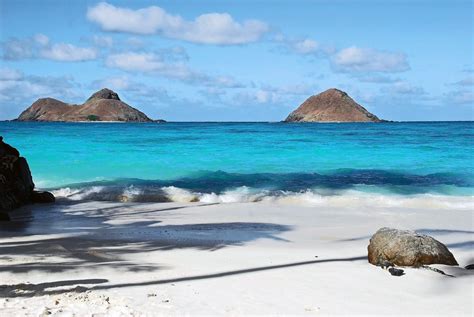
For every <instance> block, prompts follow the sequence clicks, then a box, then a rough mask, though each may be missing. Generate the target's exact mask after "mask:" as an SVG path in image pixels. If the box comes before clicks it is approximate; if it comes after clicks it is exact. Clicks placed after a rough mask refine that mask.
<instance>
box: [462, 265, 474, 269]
mask: <svg viewBox="0 0 474 317" xmlns="http://www.w3.org/2000/svg"><path fill="white" fill-rule="evenodd" d="M464 268H465V269H466V270H474V264H468V265H466V266H465V267H464Z"/></svg>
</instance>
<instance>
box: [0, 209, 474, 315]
mask: <svg viewBox="0 0 474 317" xmlns="http://www.w3.org/2000/svg"><path fill="white" fill-rule="evenodd" d="M15 215H16V217H17V218H23V219H27V218H28V217H30V216H33V219H32V220H31V221H28V222H16V223H11V224H2V225H0V315H2V316H39V315H50V316H91V315H93V314H95V315H96V316H121V315H123V316H128V315H135V316H142V315H143V316H156V315H185V314H200V315H216V314H219V315H223V314H225V315H244V314H245V315H247V314H253V315H255V314H266V315H275V314H278V315H300V314H301V315H331V314H345V315H355V314H361V315H370V314H372V315H381V314H394V315H421V314H426V315H466V316H468V315H469V316H471V315H472V314H473V312H474V308H473V276H474V275H473V274H471V272H473V271H468V270H465V269H463V267H464V266H465V265H467V264H471V263H474V252H473V240H474V239H473V238H474V228H473V212H472V211H471V210H466V209H455V208H438V207H437V205H436V204H433V206H426V207H425V208H420V207H416V208H415V207H413V208H409V207H406V206H404V207H400V206H393V207H390V206H385V207H370V206H359V205H351V204H346V207H341V206H332V205H324V204H296V203H294V202H276V201H274V202H256V203H227V204H216V203H207V204H205V203H183V204H180V203H141V204H140V203H110V202H80V201H76V202H68V203H65V202H62V203H61V202H60V203H58V204H55V205H54V206H40V205H38V206H33V207H26V208H23V209H21V210H20V211H18V212H16V213H15ZM384 226H389V227H395V228H399V229H413V230H417V231H419V232H421V233H425V234H429V235H431V236H433V237H435V238H436V239H438V240H440V241H441V242H443V243H445V244H446V245H447V246H448V247H449V248H450V250H451V251H452V252H453V254H454V256H455V257H456V259H457V260H458V262H459V264H460V267H459V268H456V267H447V266H443V265H433V267H436V268H438V269H441V270H443V271H445V272H446V273H449V274H452V275H454V276H455V277H449V276H444V275H441V274H439V273H436V272H433V271H430V270H426V269H406V270H405V273H406V274H405V275H404V276H401V277H394V276H391V275H390V274H389V273H388V272H387V271H385V270H383V269H381V268H378V267H375V266H372V265H370V264H369V263H368V262H367V245H368V240H369V238H370V236H371V235H372V234H373V233H374V232H375V231H376V230H377V229H379V228H380V227H384Z"/></svg>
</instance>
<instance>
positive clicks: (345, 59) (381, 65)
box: [331, 46, 410, 72]
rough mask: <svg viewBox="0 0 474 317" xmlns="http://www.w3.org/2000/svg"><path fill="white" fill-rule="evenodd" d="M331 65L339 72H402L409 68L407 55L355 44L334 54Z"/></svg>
mask: <svg viewBox="0 0 474 317" xmlns="http://www.w3.org/2000/svg"><path fill="white" fill-rule="evenodd" d="M331 65H332V67H333V69H334V70H336V71H339V72H403V71H406V70H409V69H410V66H409V64H408V60H407V57H406V55H405V54H403V53H395V52H387V51H380V50H375V49H371V48H359V47H356V46H352V47H348V48H345V49H342V50H340V51H338V52H337V53H336V54H334V55H333V56H332V58H331Z"/></svg>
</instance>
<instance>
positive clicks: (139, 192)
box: [53, 186, 474, 210]
mask: <svg viewBox="0 0 474 317" xmlns="http://www.w3.org/2000/svg"><path fill="white" fill-rule="evenodd" d="M53 194H54V195H55V196H56V197H58V198H60V199H61V198H62V199H69V200H75V201H78V200H92V201H94V200H96V201H119V202H167V201H168V202H180V203H186V202H206V203H239V202H258V201H267V202H277V203H281V204H298V205H310V206H334V207H394V208H395V207H404V208H424V209H426V208H428V209H429V208H434V209H462V210H474V197H473V196H447V195H433V194H419V195H387V194H377V193H367V192H360V191H355V190H347V191H342V192H338V193H337V194H324V193H323V194H321V193H320V192H315V191H312V190H307V191H304V192H297V193H295V192H288V191H274V192H271V191H269V190H263V189H255V188H250V187H246V186H242V187H238V188H235V189H231V190H226V191H223V192H222V193H213V192H211V193H200V192H192V191H190V190H186V189H183V188H178V187H174V186H168V187H161V188H155V187H150V188H147V187H138V186H126V187H117V186H110V187H108V186H91V187H85V188H69V187H66V188H60V189H57V190H54V191H53Z"/></svg>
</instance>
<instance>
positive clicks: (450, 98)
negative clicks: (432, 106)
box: [445, 89, 474, 106]
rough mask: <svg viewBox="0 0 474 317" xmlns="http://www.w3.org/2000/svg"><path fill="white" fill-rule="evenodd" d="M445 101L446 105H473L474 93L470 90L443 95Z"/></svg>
mask: <svg viewBox="0 0 474 317" xmlns="http://www.w3.org/2000/svg"><path fill="white" fill-rule="evenodd" d="M445 99H446V102H447V103H448V104H450V103H454V104H460V105H473V106H474V93H473V92H472V90H464V89H462V90H455V91H451V92H449V93H447V94H445Z"/></svg>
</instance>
